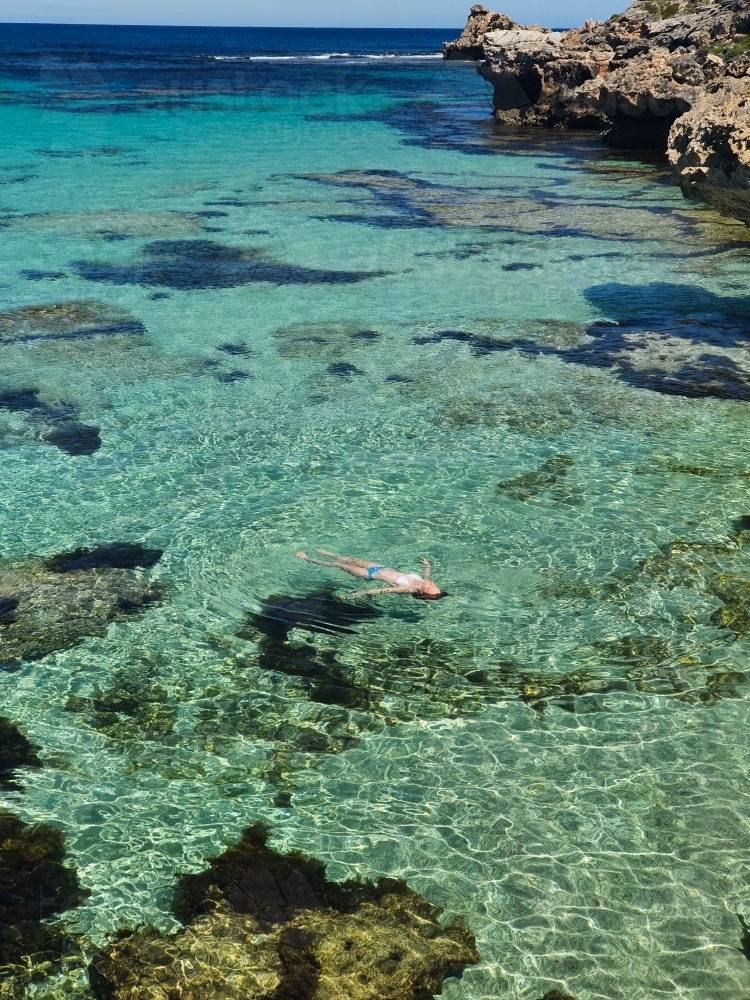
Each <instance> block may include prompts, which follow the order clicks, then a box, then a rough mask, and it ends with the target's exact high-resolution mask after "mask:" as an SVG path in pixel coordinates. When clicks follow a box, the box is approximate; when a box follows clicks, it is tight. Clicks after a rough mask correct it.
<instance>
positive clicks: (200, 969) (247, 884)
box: [89, 826, 479, 1000]
mask: <svg viewBox="0 0 750 1000" xmlns="http://www.w3.org/2000/svg"><path fill="white" fill-rule="evenodd" d="M267 836H268V834H267V831H266V830H265V828H263V827H262V826H254V827H250V828H249V829H248V830H246V831H245V833H244V835H243V837H242V839H241V840H240V841H239V843H238V844H236V845H234V846H232V847H230V848H229V849H228V850H227V851H225V852H224V854H222V855H221V856H219V857H217V858H214V859H212V861H211V862H210V865H209V868H208V869H207V870H206V871H204V872H201V873H199V874H197V875H185V876H182V877H181V878H180V880H179V884H178V889H177V893H176V912H177V913H178V915H179V916H180V917H181V918H182V919H183V920H184V921H185V922H186V926H185V929H184V930H183V931H181V932H179V933H178V934H176V935H173V936H171V937H165V936H162V935H159V934H158V933H157V932H156V931H153V930H151V929H147V930H144V931H139V932H137V933H127V932H126V933H123V934H121V935H120V937H118V938H117V939H116V940H115V941H113V942H112V943H111V945H110V946H109V947H108V948H107V949H105V950H104V951H102V952H100V953H99V954H98V955H96V956H95V957H94V959H93V961H92V963H91V967H90V970H89V974H90V980H91V984H92V989H93V991H94V994H95V995H96V996H97V997H100V998H109V1000H172V998H176V997H179V998H180V1000H255V998H257V1000H419V998H422V997H425V996H429V995H434V994H439V993H440V992H441V989H442V983H443V980H444V978H445V977H446V976H451V975H457V974H459V973H460V972H461V970H462V969H463V968H464V967H465V966H466V965H472V964H476V963H477V962H478V961H479V956H478V954H477V952H476V948H475V943H474V937H473V935H472V934H471V933H470V932H469V931H468V930H467V929H466V928H465V927H463V926H462V925H461V924H460V923H455V922H454V923H453V924H452V925H450V926H443V925H442V924H441V923H440V922H439V920H438V918H439V916H440V914H441V911H440V910H439V909H438V907H436V906H433V905H432V904H431V903H428V902H427V901H426V900H424V899H422V898H421V897H420V896H418V895H417V894H416V893H415V892H412V891H411V890H410V889H409V888H407V887H406V886H405V885H404V884H403V883H400V882H395V881H391V880H388V879H383V880H381V881H380V882H378V883H377V884H373V883H365V882H346V883H337V882H330V881H328V879H327V878H326V875H325V866H324V865H323V864H322V863H321V862H320V861H316V860H315V859H312V858H308V857H306V856H305V855H303V854H300V853H298V852H296V851H294V852H291V853H290V854H286V855H284V854H279V853H277V852H275V851H273V850H272V849H270V848H269V847H268V846H267V842H266V841H267Z"/></svg>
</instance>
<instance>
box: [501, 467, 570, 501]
mask: <svg viewBox="0 0 750 1000" xmlns="http://www.w3.org/2000/svg"><path fill="white" fill-rule="evenodd" d="M573 464H574V463H573V459H572V458H570V456H569V455H555V456H554V457H553V458H549V459H547V461H546V462H544V464H543V465H542V466H541V467H540V468H539V469H536V470H535V471H534V472H525V473H524V474H523V475H521V476H516V478H515V479H505V480H503V482H501V483H498V485H497V492H498V493H502V494H503V495H504V496H506V497H509V498H510V499H511V500H521V501H526V500H531V498H532V497H537V496H540V495H547V496H549V497H550V498H551V499H553V500H557V501H558V502H559V503H570V501H571V499H572V492H571V490H570V489H569V488H568V487H566V485H565V484H564V483H563V482H562V481H563V480H564V479H565V478H566V477H567V475H568V472H569V471H570V469H571V468H572V466H573Z"/></svg>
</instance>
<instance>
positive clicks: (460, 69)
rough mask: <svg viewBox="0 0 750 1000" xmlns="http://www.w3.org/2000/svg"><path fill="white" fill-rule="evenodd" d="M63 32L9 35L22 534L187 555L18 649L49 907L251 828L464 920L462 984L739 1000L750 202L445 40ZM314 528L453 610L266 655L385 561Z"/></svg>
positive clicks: (393, 610)
mask: <svg viewBox="0 0 750 1000" xmlns="http://www.w3.org/2000/svg"><path fill="white" fill-rule="evenodd" d="M47 30H48V29H41V28H37V29H11V28H10V27H8V26H4V27H3V29H2V33H3V36H4V41H3V47H4V50H5V63H4V64H5V66H6V70H7V72H6V77H5V79H4V81H3V98H2V105H0V115H1V116H2V125H3V135H4V137H5V139H6V141H5V143H4V144H3V148H2V150H1V151H0V168H1V169H0V187H1V189H0V207H1V208H2V226H3V228H2V234H1V235H2V240H1V241H0V292H1V293H2V315H1V316H0V357H1V358H2V366H1V368H0V372H1V373H2V384H0V393H3V394H6V395H5V397H4V398H6V399H10V398H15V399H18V397H17V396H16V397H11V396H10V395H9V394H12V393H19V392H21V391H23V390H28V389H35V390H38V391H37V394H36V396H35V397H34V398H36V399H37V400H41V401H42V402H43V405H42V406H27V407H26V408H23V407H20V406H19V405H17V404H16V405H14V406H11V405H6V406H5V407H4V408H0V478H1V480H2V483H3V522H2V523H3V531H2V539H1V540H0V555H2V558H3V559H4V560H7V561H18V560H23V559H25V558H27V557H29V556H32V555H34V556H41V557H49V556H51V555H54V554H56V553H60V552H64V551H69V550H73V549H75V548H76V547H78V546H82V545H88V546H93V545H98V544H105V543H110V542H114V541H132V542H140V543H143V544H144V545H147V546H150V547H153V548H158V549H163V550H164V555H163V557H162V559H161V561H160V562H159V563H158V564H157V565H156V566H155V567H153V569H149V570H143V571H139V572H142V573H143V574H144V575H145V576H146V577H148V579H150V580H153V581H157V582H158V583H160V585H161V586H162V587H163V588H164V599H163V600H162V601H161V603H159V604H155V605H153V606H150V607H149V608H148V609H146V610H145V613H144V614H142V615H140V616H138V617H133V618H131V619H129V620H126V621H122V620H118V621H115V622H114V623H113V624H112V625H110V626H109V628H108V630H107V631H106V632H105V633H104V634H100V635H95V636H91V637H89V638H86V639H85V640H84V641H83V642H82V643H81V644H79V645H77V646H75V647H74V648H69V649H65V650H61V651H58V652H55V653H51V654H49V655H47V656H45V657H44V658H42V659H40V660H35V661H34V662H28V663H24V664H23V665H22V667H21V668H20V669H17V670H13V671H8V672H4V673H2V674H0V698H1V699H2V701H1V704H2V714H3V715H5V716H7V717H9V718H12V719H14V720H17V721H18V723H19V726H20V728H21V729H22V731H23V732H24V734H25V735H26V736H28V738H29V739H31V740H32V742H33V743H34V744H35V745H36V746H38V747H39V748H40V750H39V755H40V758H41V759H42V760H43V762H44V763H45V764H46V766H45V767H43V768H41V769H37V770H33V771H30V772H28V773H25V774H24V777H23V791H22V792H9V793H8V794H7V796H6V804H7V806H8V807H9V808H11V809H12V810H13V811H14V812H16V813H17V814H18V815H20V816H21V817H22V818H23V819H25V820H26V821H46V820H49V821H52V822H54V823H56V824H58V825H60V826H61V827H62V828H63V829H64V831H65V833H66V836H67V846H68V858H69V862H70V863H71V864H73V865H75V866H76V868H77V869H78V872H79V879H80V882H81V884H82V885H83V886H84V887H85V888H86V889H88V890H90V892H91V895H90V896H89V897H88V898H87V899H86V900H85V901H84V903H83V904H82V905H81V906H80V907H78V908H77V909H75V910H71V911H70V912H69V913H68V914H66V916H65V918H64V919H65V925H66V927H68V928H69V929H71V930H74V931H80V932H83V933H84V934H85V935H86V936H87V939H88V941H89V942H90V947H91V948H92V949H93V948H95V947H98V946H100V945H101V943H102V942H103V941H104V940H105V938H106V937H107V935H111V934H113V933H114V932H116V931H117V929H118V928H120V927H123V926H131V927H132V926H137V925H141V924H144V923H152V924H154V925H155V926H157V927H159V928H160V929H162V930H169V929H170V928H173V927H175V926H176V923H175V919H174V917H173V916H172V913H171V909H170V901H171V894H172V889H173V885H174V878H175V875H176V873H178V872H184V871H197V870H200V869H201V868H202V867H203V866H204V864H205V861H206V859H207V858H208V857H210V856H212V855H214V854H216V853H217V852H219V851H221V850H223V849H224V848H225V847H226V846H227V844H229V843H231V842H232V841H234V840H236V839H237V837H238V835H239V833H240V831H241V830H242V829H243V828H244V827H246V826H247V825H248V824H250V823H253V822H256V821H258V820H263V821H265V822H267V823H268V825H269V826H270V828H271V831H272V842H273V844H274V845H275V846H277V847H279V848H283V849H289V848H292V847H294V848H299V849H301V850H304V851H306V852H308V853H309V854H310V855H312V856H314V857H317V858H320V859H321V860H323V861H325V862H326V863H327V864H328V871H329V875H330V876H331V877H334V878H339V879H345V878H348V877H352V876H354V875H361V876H363V877H367V878H377V877H380V876H393V877H402V878H404V879H405V880H406V881H407V882H408V884H409V885H410V886H411V887H412V888H414V889H416V890H417V891H418V892H420V893H421V894H422V895H423V896H425V897H426V898H428V899H430V900H432V901H433V902H435V903H438V904H439V905H441V906H443V907H444V908H445V909H446V911H447V912H448V913H449V914H457V915H461V916H462V917H463V918H464V919H465V921H466V922H467V924H468V926H469V927H470V928H471V929H472V930H473V931H474V933H475V934H476V936H477V946H478V949H479V951H480V954H481V955H482V960H483V961H482V964H481V965H480V966H478V967H476V968H471V969H468V970H467V971H466V972H465V974H464V976H463V978H462V979H461V980H450V981H448V982H447V983H446V986H445V995H446V996H448V997H451V998H456V1000H457V998H462V1000H478V998H489V997H496V996H504V997H505V996H507V997H509V998H524V1000H536V998H537V997H539V996H541V995H542V994H544V993H545V992H546V991H547V990H549V989H552V988H555V987H558V988H563V987H564V988H565V989H566V990H568V991H569V992H570V993H572V994H574V995H575V996H576V997H577V998H578V1000H593V998H607V1000H614V998H619V997H622V998H625V997H627V998H629V1000H630V998H633V997H643V998H653V997H660V996H664V997H686V998H687V997H689V998H694V1000H703V998H705V1000H709V998H711V1000H717V998H720V1000H723V998H726V1000H736V998H738V997H740V996H743V995H744V994H745V993H746V992H747V991H748V989H749V988H750V965H749V964H748V962H747V959H746V957H745V956H744V955H743V954H742V952H741V951H740V950H739V949H740V940H741V935H742V931H741V927H740V924H739V922H738V920H737V917H736V914H738V913H744V914H748V913H750V910H749V909H748V908H749V907H750V885H749V882H750V876H749V874H748V862H747V857H748V846H749V845H750V830H749V829H748V819H747V817H748V805H749V804H750V796H749V795H748V791H747V782H746V774H747V768H748V762H749V758H750V752H749V751H748V747H747V740H746V738H745V735H744V734H745V733H746V731H747V728H748V711H747V706H748V686H747V684H746V683H745V678H744V668H745V665H746V661H747V652H748V640H747V636H748V635H750V617H749V616H750V612H749V611H748V610H747V606H748V602H750V543H749V542H748V541H747V535H745V534H744V533H743V531H742V530H740V529H742V528H743V524H742V523H741V522H739V523H738V519H741V518H742V517H743V516H747V515H748V514H750V509H749V504H750V498H749V497H748V475H749V474H750V467H749V466H748V455H747V439H748V429H749V426H750V418H749V417H748V409H747V399H748V395H747V394H748V387H749V386H750V356H748V352H747V345H748V341H749V340H750V323H749V322H748V309H747V304H748V275H750V261H749V259H748V248H749V246H750V243H749V242H748V236H747V230H746V229H744V228H743V227H741V226H739V225H737V224H734V223H732V222H731V221H727V220H723V219H721V218H720V217H719V216H717V215H716V214H714V213H712V212H710V211H708V210H706V209H705V208H702V207H701V206H697V205H691V204H689V203H687V202H685V201H683V200H682V197H681V195H680V194H679V192H678V191H677V190H676V189H675V188H673V187H672V186H671V185H670V184H669V182H668V180H667V178H666V177H665V176H664V174H663V170H662V168H661V166H660V165H659V164H644V163H638V162H635V161H631V160H628V161H626V160H620V159H617V158H615V157H613V156H612V154H609V153H607V152H606V150H604V149H603V148H602V147H601V146H600V145H599V144H598V142H597V141H596V140H594V139H590V138H585V137H570V138H565V139H562V138H560V137H544V138H542V137H540V136H539V135H522V134H519V135H503V134H501V133H495V132H494V131H493V129H492V126H491V124H490V123H489V122H488V120H487V113H486V107H487V105H488V95H487V92H486V90H485V85H484V84H483V83H482V81H481V80H479V79H478V78H477V77H475V75H474V73H473V68H472V67H470V66H460V65H458V66H457V65H454V64H447V65H443V64H442V63H439V62H438V61H437V60H431V59H427V58H424V57H425V56H428V55H430V54H433V53H434V52H435V51H436V50H437V49H438V47H439V40H440V39H441V38H442V34H441V33H438V35H434V36H433V35H430V34H429V33H428V34H427V35H423V34H420V33H415V34H413V35H409V34H408V33H395V34H394V36H391V37H381V36H378V37H368V36H367V35H366V34H365V33H363V34H361V35H355V34H352V33H350V34H349V36H347V38H346V39H345V40H342V39H341V38H340V37H338V36H337V37H333V38H330V37H320V38H316V39H315V40H312V41H311V40H309V39H308V40H307V41H305V43H304V45H303V43H302V42H301V41H300V37H297V36H294V37H287V38H283V39H281V40H278V39H276V40H275V41H274V42H273V44H271V43H270V42H269V40H268V38H267V37H263V38H261V39H259V38H258V37H253V36H251V35H250V34H249V33H248V34H243V33H234V34H232V33H218V34H217V33H211V32H209V33H207V34H206V35H201V34H200V33H199V32H196V33H194V34H192V35H191V34H190V33H187V34H185V33H181V34H180V36H179V39H178V40H175V39H174V38H173V39H171V41H170V39H169V38H161V37H160V36H158V33H156V34H154V35H153V36H150V37H151V40H150V41H148V44H147V42H146V41H144V37H143V34H142V33H141V34H137V33H128V32H125V33H123V34H121V35H117V33H114V34H113V33H110V34H107V32H106V31H105V30H104V29H97V30H96V31H92V32H89V33H88V34H87V32H86V31H84V30H83V29H75V30H79V31H81V32H82V34H80V35H79V36H76V34H75V30H74V29H68V31H67V32H65V33H60V34H59V35H58V36H50V35H47V34H44V33H45V32H46V31H47ZM35 32H36V34H35ZM40 33H41V34H40ZM146 34H148V33H146ZM446 37H447V34H446ZM170 44H171V45H172V56H170V57H169V58H166V57H165V56H164V53H165V52H166V51H167V47H168V46H169V45H170ZM40 50H44V51H45V52H47V53H49V52H52V53H53V55H52V56H50V57H49V58H48V61H47V62H45V61H44V59H43V60H42V62H41V67H42V72H41V85H40V72H39V67H40V61H39V54H38V53H39V51H40ZM331 52H347V53H349V55H347V56H343V55H342V56H339V57H337V58H336V59H312V58H311V56H321V55H324V54H326V53H331ZM394 52H395V53H399V54H400V55H401V58H398V59H395V58H390V59H384V58H380V59H372V58H369V57H370V56H373V55H377V56H381V57H382V56H384V55H386V54H390V55H393V53H394ZM35 53H36V55H35ZM86 53H91V57H90V60H88V59H87V58H86ZM407 54H410V55H411V57H412V58H405V57H404V56H405V55H407ZM248 55H252V56H253V58H252V59H249V58H246V57H247V56H248ZM219 56H220V57H221V58H220V59H218V58H216V57H219ZM281 56H284V57H285V58H284V60H283V62H282V61H280V57H281ZM289 56H291V57H293V58H286V57H289ZM416 56H418V57H419V58H414V57H416ZM259 57H263V58H259ZM268 57H273V58H268ZM45 59H47V57H45ZM227 65H229V66H230V67H231V68H230V69H227V68H226V66H227ZM217 66H218V68H217ZM280 66H281V68H279V67H280ZM50 67H51V68H50ZM92 67H93V68H92ZM415 97H416V101H415ZM70 303H93V304H95V305H86V306H76V307H75V308H74V307H72V306H70V305H69V304H70ZM56 304H57V305H58V306H63V304H64V307H63V308H58V309H57V310H54V309H51V310H45V311H44V313H43V315H42V314H40V313H38V312H36V313H33V314H30V313H29V311H28V307H37V306H53V305H56ZM19 310H26V311H25V312H19ZM30 315H31V318H30ZM71 317H72V318H71ZM24 398H26V399H28V398H29V397H28V395H27V396H26V397H24ZM56 414H57V416H56ZM60 414H62V416H60ZM61 422H62V424H63V425H65V426H66V427H69V425H70V423H71V422H75V423H76V424H77V425H84V426H88V427H96V428H98V430H99V437H100V441H101V444H100V447H98V449H97V450H94V451H93V452H92V453H90V454H77V455H76V454H70V453H69V451H66V450H65V449H64V448H62V447H59V446H55V439H54V436H52V437H51V435H52V434H53V432H54V431H55V430H57V431H59V430H60V424H61ZM682 543H691V544H682ZM692 543H699V544H692ZM743 543H744V544H743ZM316 545H319V546H322V547H325V548H330V549H335V550H337V551H343V552H351V553H353V554H361V555H363V556H368V555H371V556H372V558H378V559H382V560H383V561H384V562H387V563H389V564H391V565H397V566H399V567H403V568H410V569H411V568H413V567H414V566H415V562H416V558H417V557H418V556H419V555H427V556H429V558H430V559H431V560H432V561H433V563H434V566H435V575H436V578H437V579H438V581H439V582H440V583H441V585H444V586H445V587H446V588H447V590H448V591H449V592H450V594H451V597H450V599H447V600H445V601H441V602H438V603H436V604H426V603H423V602H416V601H412V600H406V601H404V600H400V599H387V598H386V599H382V600H380V601H379V602H378V607H379V608H380V610H381V611H382V615H381V616H379V617H377V618H370V619H365V620H363V621H361V622H359V623H357V624H355V625H354V626H353V627H352V630H351V631H347V632H336V631H334V632H333V634H326V633H319V632H309V631H305V630H292V631H291V632H290V633H289V635H288V636H287V646H286V647H285V648H284V649H282V650H281V651H279V649H278V648H271V649H270V651H269V648H268V645H267V643H266V644H265V645H264V636H263V632H262V630H261V631H258V629H257V628H255V629H254V627H253V621H254V622H255V623H256V625H257V622H258V618H257V615H258V614H259V612H261V611H262V608H263V602H264V601H267V599H268V598H269V597H271V596H272V595H291V596H298V597H302V596H304V595H305V594H309V593H313V592H317V591H320V590H321V589H325V588H329V589H331V590H332V589H336V591H337V592H338V593H340V594H342V593H346V592H347V591H351V590H354V589H357V585H356V583H355V582H354V581H351V584H350V583H348V582H347V580H346V578H342V577H339V576H338V575H337V574H335V573H331V572H329V571H326V570H320V569H317V568H315V567H311V566H306V565H303V564H302V563H300V562H298V561H297V560H296V559H295V558H294V552H295V550H296V549H297V548H300V547H302V548H306V549H312V548H313V547H314V546H316ZM253 615H255V616H256V617H255V619H253V617H252V616H253ZM248 616H250V622H249V623H248ZM743 616H744V617H743ZM266 638H267V637H266ZM290 649H291V651H292V652H291V654H290ZM287 654H289V655H290V656H291V659H293V660H294V659H295V657H296V660H295V662H297V661H299V660H300V659H301V660H303V661H304V663H306V664H307V667H305V669H304V670H302V669H300V670H299V671H298V672H297V675H295V672H294V670H291V671H290V670H287V671H286V672H285V671H283V670H279V669H273V666H274V661H273V657H274V656H277V657H278V656H281V657H282V660H283V657H284V656H286V655H287ZM310 663H312V664H313V667H312V668H311V667H310V666H309V664H310ZM321 664H327V667H326V670H327V673H325V671H323V670H322V668H321ZM316 669H317V670H319V672H320V673H325V677H324V681H325V683H324V684H321V682H320V676H318V677H317V680H316V679H315V678H313V679H312V680H311V677H310V671H311V670H312V671H313V673H314V672H315V670H316ZM305 671H306V673H305ZM352 692H353V693H352ZM33 993H34V995H38V996H48V995H55V996H74V995H78V994H80V995H85V994H86V986H85V976H83V975H82V974H81V973H80V972H79V973H76V974H75V975H72V977H71V978H69V979H63V978H57V979H54V978H53V979H52V980H49V981H46V982H43V983H41V984H39V985H37V986H35V987H34V989H33Z"/></svg>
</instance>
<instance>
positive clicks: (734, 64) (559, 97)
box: [446, 0, 750, 222]
mask: <svg viewBox="0 0 750 1000" xmlns="http://www.w3.org/2000/svg"><path fill="white" fill-rule="evenodd" d="M491 18H492V15H490V13H489V12H488V11H484V10H483V11H482V12H481V14H480V13H479V12H477V13H474V12H472V16H471V17H470V19H469V24H468V25H467V28H466V31H465V33H464V34H465V35H466V45H465V48H467V49H468V48H471V43H475V45H476V44H477V39H478V38H479V35H480V33H481V31H480V29H481V27H482V26H483V25H488V26H489V25H490V24H491ZM463 37H464V36H462V38H463ZM459 41H460V40H459ZM451 44H456V45H457V44H458V43H451ZM482 48H483V52H484V61H483V62H482V63H481V64H480V66H479V67H478V71H479V73H480V74H481V75H482V76H483V77H484V78H485V79H486V80H488V81H489V82H490V83H492V85H493V89H494V96H493V103H494V108H495V114H496V117H497V119H498V120H499V121H500V122H502V123H503V124H506V125H535V126H547V127H563V128H583V129H595V130H599V131H602V132H605V133H606V135H607V138H608V141H609V142H611V143H612V144H613V145H615V146H617V147H619V148H627V149H656V150H662V151H666V152H667V153H668V156H669V159H670V162H671V163H672V165H673V166H674V167H675V170H676V176H677V180H678V182H679V184H680V186H681V187H682V190H683V192H684V193H685V194H686V196H687V197H690V198H700V199H703V200H704V201H707V202H708V203H709V204H711V205H712V206H713V207H715V208H717V209H718V210H719V211H720V212H722V213H724V214H726V215H729V216H733V217H735V218H739V219H742V220H743V221H745V222H748V221H749V219H748V216H749V213H750V174H749V172H748V163H749V162H750V152H749V148H750V111H749V110H748V97H749V96H750V76H749V75H748V74H750V0H714V2H709V3H706V4H703V5H700V6H698V5H696V4H695V3H693V2H691V0H636V2H635V3H634V4H632V5H631V6H630V7H629V8H628V9H627V10H626V11H625V12H624V13H623V14H616V15H614V16H613V17H611V18H609V20H607V21H604V22H596V21H587V22H586V24H585V25H584V26H583V27H582V28H579V29H576V30H574V31H568V32H562V33H555V32H551V31H549V30H545V31H540V30H536V29H534V30H529V29H522V28H520V26H518V25H515V26H513V27H512V28H511V29H508V28H504V29H503V30H492V29H490V28H489V27H486V28H485V31H484V35H483V41H482ZM446 57H448V49H446Z"/></svg>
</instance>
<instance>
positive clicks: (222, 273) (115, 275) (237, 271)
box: [72, 240, 385, 291]
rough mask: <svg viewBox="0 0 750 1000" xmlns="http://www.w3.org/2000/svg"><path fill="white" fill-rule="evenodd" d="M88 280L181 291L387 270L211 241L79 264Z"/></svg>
mask: <svg viewBox="0 0 750 1000" xmlns="http://www.w3.org/2000/svg"><path fill="white" fill-rule="evenodd" d="M72 266H73V267H74V268H75V270H76V271H77V273H78V275H79V276H80V277H81V278H85V279H86V280H87V281H100V282H107V283H109V284H113V285H147V286H148V285H151V286H153V285H157V286H158V285H161V286H164V287H167V288H174V289H177V290H180V291H190V290H198V289H207V288H236V287H238V286H240V285H247V284H251V283H255V282H259V283H260V282H265V283H268V284H273V285H295V284H297V285H315V284H324V285H332V284H353V283H356V282H360V281H365V280H367V279H368V278H374V277H380V276H381V275H383V274H384V273H385V272H383V271H327V270H319V269H316V268H309V267H299V266H297V265H295V264H283V263H280V262H278V261H273V260H265V259H262V258H261V256H260V253H259V251H257V250H248V249H242V248H240V247H230V246H223V245H222V244H219V243H213V242H211V241H209V240H159V241H157V242H155V243H152V244H150V245H149V246H148V247H146V249H145V260H143V261H142V262H141V263H135V264H106V263H97V262H93V261H76V262H74V263H73V265H72Z"/></svg>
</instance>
